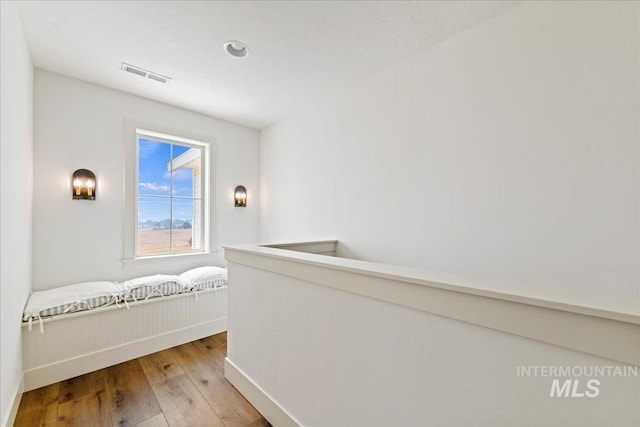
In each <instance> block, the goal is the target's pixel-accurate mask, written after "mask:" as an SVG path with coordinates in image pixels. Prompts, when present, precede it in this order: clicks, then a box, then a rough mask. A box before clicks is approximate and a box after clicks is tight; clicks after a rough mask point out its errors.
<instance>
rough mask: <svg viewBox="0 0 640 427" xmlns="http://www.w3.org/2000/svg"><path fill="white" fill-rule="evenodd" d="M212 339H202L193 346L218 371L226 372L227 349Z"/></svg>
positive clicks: (193, 343) (194, 342)
mask: <svg viewBox="0 0 640 427" xmlns="http://www.w3.org/2000/svg"><path fill="white" fill-rule="evenodd" d="M215 336H216V335H214V337H215ZM212 338H213V337H206V338H202V339H199V340H196V341H193V342H192V343H191V344H192V345H193V346H195V347H197V348H198V350H200V352H201V353H202V355H203V357H204V358H205V360H206V361H207V362H208V363H209V364H214V367H216V368H217V370H219V371H221V372H224V359H225V357H227V347H226V345H224V344H221V343H220V342H217V341H215V340H213V339H212ZM223 375H224V374H223Z"/></svg>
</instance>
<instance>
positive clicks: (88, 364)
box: [16, 317, 227, 409]
mask: <svg viewBox="0 0 640 427" xmlns="http://www.w3.org/2000/svg"><path fill="white" fill-rule="evenodd" d="M226 330H227V318H226V317H225V318H222V319H217V320H211V321H208V322H203V323H199V324H196V325H192V326H188V327H186V328H181V329H176V330H173V331H170V332H167V333H164V334H160V335H154V336H152V337H148V338H144V339H141V340H138V341H133V342H129V343H126V344H122V345H117V346H114V347H110V348H105V349H101V350H99V351H95V352H93V353H87V354H82V355H79V356H76V357H73V358H70V359H66V360H62V361H58V362H55V363H51V364H48V365H44V366H38V367H35V368H32V369H29V370H26V371H25V372H24V377H23V381H24V390H25V391H29V390H34V389H36V388H39V387H43V386H45V385H49V384H53V383H56V382H58V381H63V380H66V379H69V378H73V377H77V376H78V375H83V374H86V373H88V372H93V371H96V370H98V369H102V368H106V367H108V366H112V365H116V364H118V363H122V362H126V361H127V360H131V359H135V358H137V357H141V356H145V355H147V354H151V353H155V352H156V351H160V350H164V349H167V348H170V347H175V346H177V345H181V344H184V343H187V342H190V341H194V340H197V339H200V338H204V337H207V336H209V335H214V334H218V333H220V332H224V331H226ZM16 409H17V408H16Z"/></svg>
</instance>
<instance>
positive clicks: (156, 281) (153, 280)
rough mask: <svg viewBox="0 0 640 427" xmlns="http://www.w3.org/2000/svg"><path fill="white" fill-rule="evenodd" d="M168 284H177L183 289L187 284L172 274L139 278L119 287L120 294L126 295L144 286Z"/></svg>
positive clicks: (122, 283) (119, 284) (123, 283)
mask: <svg viewBox="0 0 640 427" xmlns="http://www.w3.org/2000/svg"><path fill="white" fill-rule="evenodd" d="M167 282H175V283H177V284H179V285H181V286H182V287H185V283H184V282H183V281H182V280H180V278H179V277H178V276H176V275H171V274H154V275H153V276H144V277H138V278H135V279H131V280H127V281H125V282H121V283H118V287H119V288H120V292H123V293H125V292H129V291H130V290H132V289H136V288H141V287H143V286H157V285H160V284H162V283H167Z"/></svg>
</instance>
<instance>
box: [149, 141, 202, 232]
mask: <svg viewBox="0 0 640 427" xmlns="http://www.w3.org/2000/svg"><path fill="white" fill-rule="evenodd" d="M138 144H139V145H138V159H139V160H138V161H139V163H138V221H139V222H144V221H147V220H153V221H161V220H164V219H169V218H171V217H173V219H183V220H185V219H191V218H192V217H193V201H192V200H188V199H187V200H185V199H179V198H174V199H173V215H171V210H172V208H171V206H172V202H171V199H170V198H169V197H170V196H172V195H173V197H193V179H192V175H191V170H190V169H180V170H178V171H176V172H174V173H172V174H171V173H169V171H168V168H167V163H169V161H170V160H171V158H176V157H177V156H179V155H180V154H182V153H184V152H185V151H187V150H188V149H189V147H184V146H181V145H175V144H168V143H164V142H159V141H153V140H150V139H143V138H140V139H139V143H138ZM148 196H166V198H158V197H148Z"/></svg>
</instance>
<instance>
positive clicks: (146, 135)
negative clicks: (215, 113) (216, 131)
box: [132, 127, 211, 260]
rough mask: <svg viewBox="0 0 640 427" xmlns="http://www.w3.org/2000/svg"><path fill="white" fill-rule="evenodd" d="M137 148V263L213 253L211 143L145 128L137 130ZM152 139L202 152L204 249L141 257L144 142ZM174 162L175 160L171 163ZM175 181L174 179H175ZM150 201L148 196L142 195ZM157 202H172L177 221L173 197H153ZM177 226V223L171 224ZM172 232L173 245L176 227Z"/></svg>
mask: <svg viewBox="0 0 640 427" xmlns="http://www.w3.org/2000/svg"><path fill="white" fill-rule="evenodd" d="M134 136H135V138H134V139H135V147H134V151H135V154H134V156H133V157H134V158H133V163H134V164H133V169H134V183H133V185H134V187H135V189H134V191H133V216H134V218H133V248H132V251H133V253H132V255H133V258H132V259H134V260H144V259H158V258H169V257H180V256H190V255H198V254H208V253H210V246H209V244H210V242H209V236H210V225H211V224H210V220H209V205H210V203H211V194H210V190H209V187H210V186H209V182H210V174H211V170H210V169H211V162H210V160H209V152H210V143H208V142H205V141H201V140H196V139H191V138H186V137H182V136H177V135H172V134H168V133H163V132H157V131H151V130H148V129H144V128H139V127H136V128H135V133H134ZM141 138H142V139H149V140H153V141H157V142H161V143H166V144H175V145H179V146H186V147H191V148H198V149H200V150H201V158H200V169H201V173H200V188H201V197H200V218H201V220H200V242H201V244H200V249H195V250H191V251H169V252H162V253H157V254H140V253H138V220H139V218H138V202H139V197H140V196H141V195H140V181H139V179H140V177H139V172H140V156H139V154H140V153H139V150H140V139H141ZM171 160H173V159H171ZM172 179H173V178H172ZM142 196H143V197H146V196H145V195H142ZM151 197H157V198H164V199H168V200H170V201H171V219H172V218H173V199H174V196H173V195H171V194H170V195H169V196H151ZM175 198H177V199H182V200H184V199H191V200H194V199H196V198H195V197H191V198H187V197H184V198H183V197H175ZM171 224H173V221H171ZM192 227H195V224H192ZM170 230H171V238H170V239H171V242H172V241H173V236H172V235H173V226H172V228H171V229H170Z"/></svg>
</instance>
